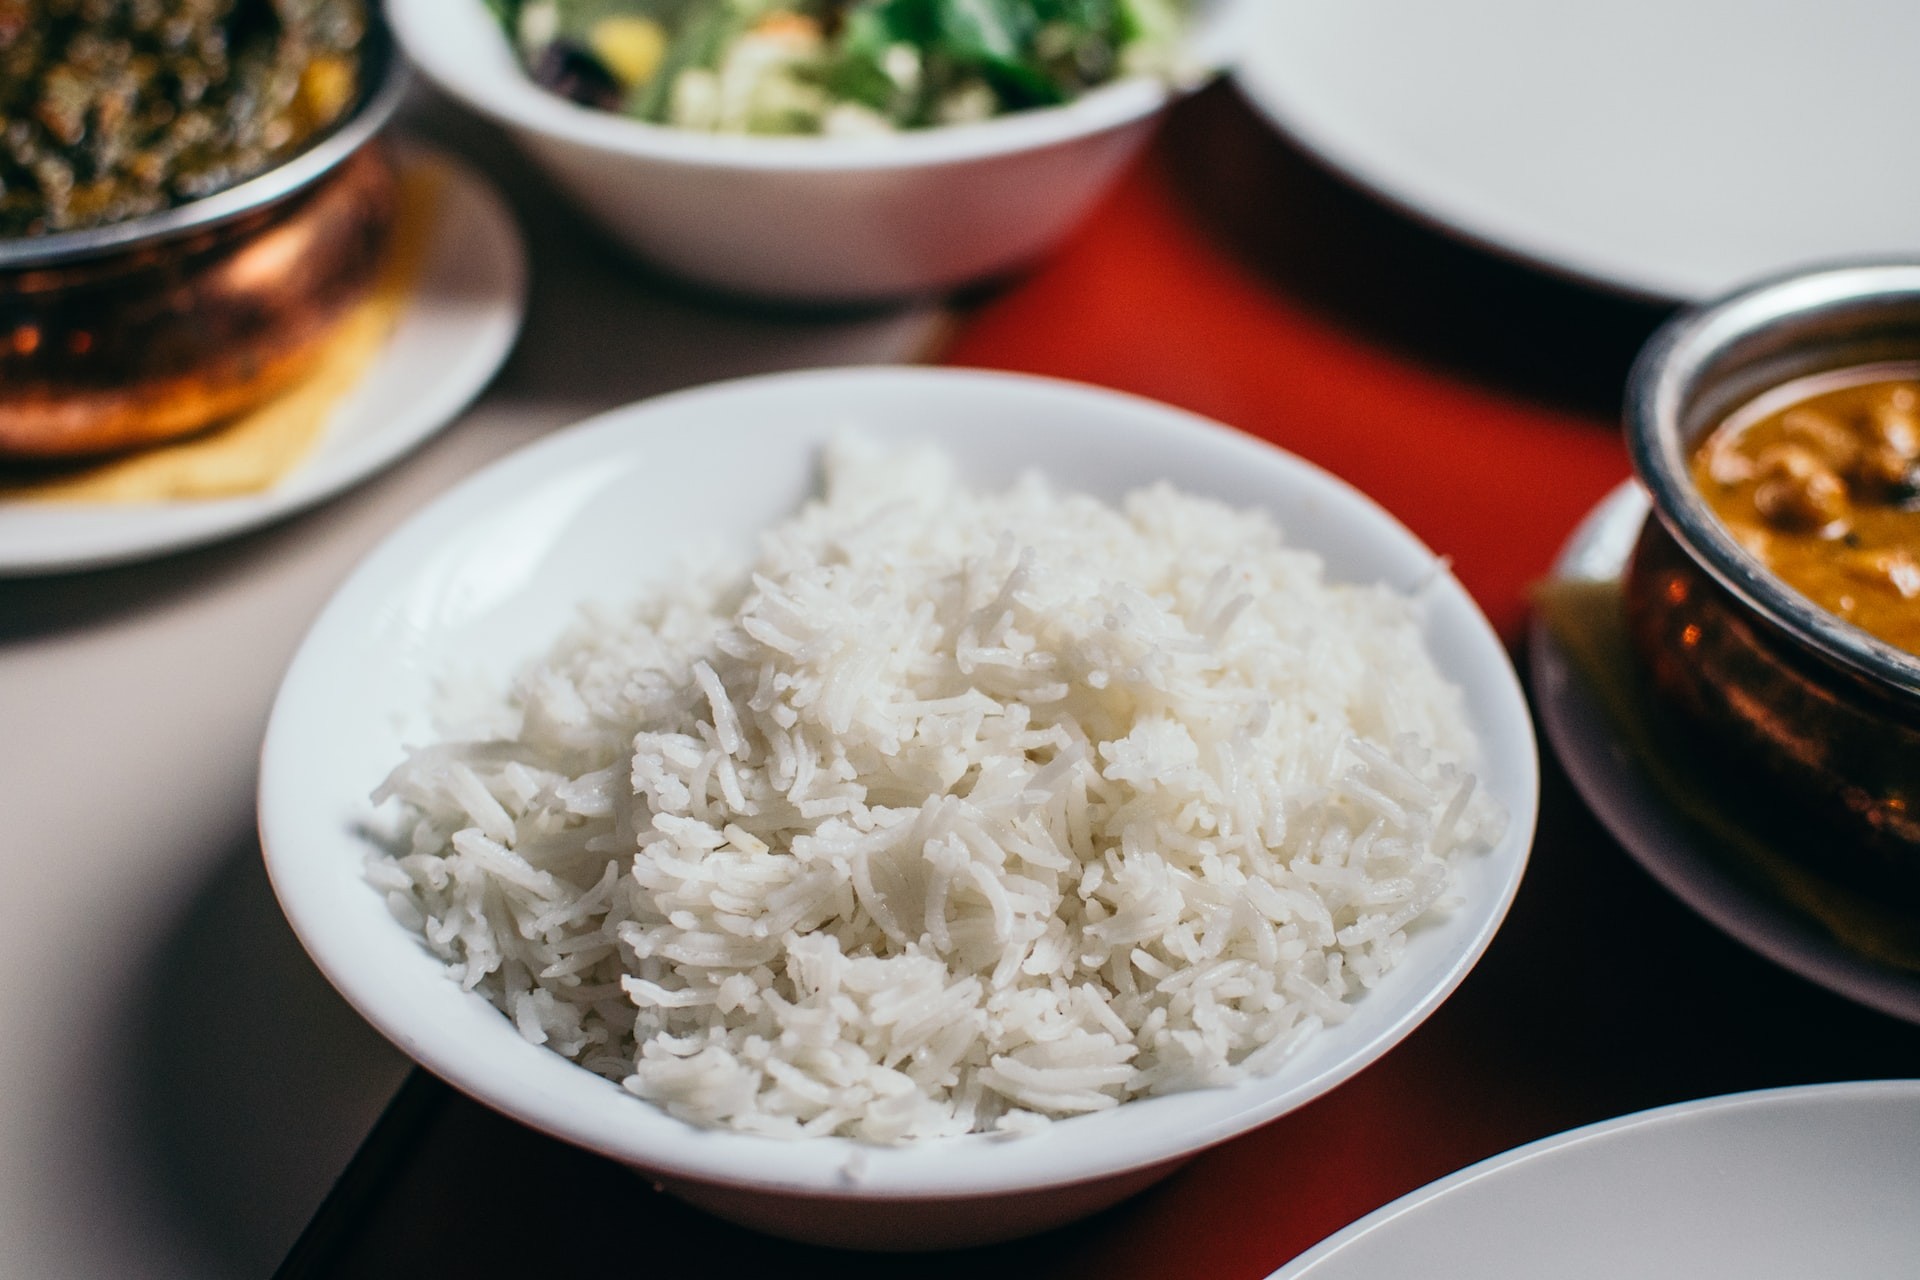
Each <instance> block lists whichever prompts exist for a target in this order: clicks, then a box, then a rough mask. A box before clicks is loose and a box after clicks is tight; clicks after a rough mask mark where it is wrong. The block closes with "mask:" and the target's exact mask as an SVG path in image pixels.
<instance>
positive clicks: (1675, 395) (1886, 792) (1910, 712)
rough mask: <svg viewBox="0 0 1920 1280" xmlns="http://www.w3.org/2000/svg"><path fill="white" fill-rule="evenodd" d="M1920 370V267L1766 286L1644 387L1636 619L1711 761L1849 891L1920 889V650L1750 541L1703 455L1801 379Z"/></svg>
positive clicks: (1631, 431) (1710, 311)
mask: <svg viewBox="0 0 1920 1280" xmlns="http://www.w3.org/2000/svg"><path fill="white" fill-rule="evenodd" d="M1915 359H1920V263H1886V264H1862V265H1853V266H1837V267H1832V268H1827V269H1823V270H1817V271H1812V272H1808V273H1804V274H1800V275H1795V276H1790V277H1784V278H1781V279H1777V280H1773V281H1769V282H1766V283H1763V284H1760V285H1757V286H1755V287H1753V288H1750V289H1747V290H1745V291H1743V292H1740V293H1737V294H1734V295H1733V296H1731V297H1729V298H1726V299H1725V300H1723V301H1721V302H1718V303H1715V304H1714V305H1712V306H1709V307H1706V308H1703V309H1701V310H1698V311H1694V312H1691V313H1688V314H1685V315H1682V316H1680V317H1678V318H1677V319H1675V320H1674V321H1672V322H1671V323H1669V324H1668V325H1667V326H1666V327H1665V328H1664V329H1662V330H1661V331H1660V332H1659V333H1658V334H1656V335H1655V336H1654V338H1653V340H1652V341H1651V342H1650V343H1649V344H1648V346H1647V348H1646V350H1645V351H1643V352H1642V353H1641V356H1640V359H1639V361H1638V362H1637V363H1636V365H1635V366H1634V370H1633V373H1632V375H1631V377H1630V379H1629V382H1628V388H1627V410H1626V427H1627V439H1628V444H1629V446H1630V448H1631V451H1632V454H1633V460H1634V467H1635V469H1636V470H1637V471H1638V473H1639V476H1640V479H1641V481H1642V482H1643V483H1644V484H1645V485H1646V487H1647V489H1648V491H1649V493H1650V494H1651V496H1652V499H1653V516H1652V517H1650V518H1649V519H1648V522H1647V525H1646V527H1645V529H1644V530H1643V531H1642V535H1641V538H1640V543H1639V546H1638V547H1637V548H1636V550H1635V553H1634V556H1633V559H1632V562H1631V564H1630V565H1629V567H1628V571H1627V580H1626V607H1627V621H1628V627H1629V631H1630V634H1631V636H1632V639H1633V643H1634V647H1635V649H1636V650H1637V652H1638V653H1639V655H1640V656H1641V658H1642V660H1643V661H1644V662H1645V664H1646V668H1647V670H1648V672H1649V673H1650V675H1651V677H1652V679H1653V682H1654V685H1655V687H1656V688H1657V690H1658V691H1659V692H1660V693H1661V694H1662V695H1663V697H1664V698H1665V699H1666V700H1667V701H1668V702H1669V703H1670V704H1671V706H1672V707H1673V708H1674V709H1675V710H1677V711H1678V712H1679V713H1680V715H1681V718H1682V719H1683V721H1685V722H1686V724H1687V725H1688V726H1689V727H1690V729H1691V730H1692V731H1693V732H1694V733H1695V734H1696V735H1697V738H1698V742H1697V743H1696V744H1695V745H1696V746H1697V748H1698V749H1699V750H1701V751H1702V752H1704V753H1709V754H1710V755H1711V756H1712V757H1718V758H1720V759H1722V760H1724V762H1725V763H1726V764H1727V765H1728V767H1729V769H1730V770H1732V771H1733V772H1734V773H1735V774H1736V775H1738V776H1740V777H1742V778H1744V779H1746V780H1747V781H1748V782H1749V783H1750V791H1751V794H1752V795H1753V797H1754V799H1755V803H1756V805H1757V806H1758V807H1759V808H1760V810H1761V811H1762V812H1763V813H1764V814H1765V815H1766V820H1767V821H1768V822H1769V823H1784V824H1785V826H1784V827H1783V828H1782V829H1781V831H1780V834H1781V837H1782V841H1781V842H1782V844H1783V845H1785V846H1787V847H1788V848H1790V849H1798V850H1800V851H1801V852H1802V853H1803V855H1804V857H1805V858H1806V859H1807V860H1808V861H1809V863H1810V864H1815V865H1817V868H1818V869H1821V870H1825V871H1828V872H1830V873H1832V874H1834V875H1836V876H1838V877H1840V878H1842V879H1846V880H1849V881H1853V882H1855V883H1859V884H1862V885H1864V886H1867V887H1870V888H1874V889H1893V890H1895V891H1897V892H1899V893H1901V894H1902V895H1903V896H1905V895H1908V894H1917V893H1920V656H1916V655H1914V654H1911V653H1907V652H1906V651H1904V650H1902V649H1899V648H1896V647H1895V646H1893V645H1890V644H1887V643H1886V642H1884V641H1882V640H1879V639H1876V638H1875V637H1873V636H1871V635H1868V634H1867V633H1866V632H1865V631H1862V630H1860V629H1859V628H1857V627H1855V626H1853V625H1852V624H1851V623H1848V622H1846V621H1844V620H1842V619H1841V618H1839V617H1838V616H1836V615H1834V614H1831V613H1829V612H1827V611H1826V610H1824V609H1822V608H1821V607H1820V606H1818V605H1816V604H1814V603H1813V602H1812V601H1810V600H1808V599H1807V598H1806V597H1805V596H1803V595H1801V594H1800V593H1799V592H1798V591H1796V590H1794V589H1793V588H1792V587H1789V586H1788V585H1787V584H1786V583H1785V582H1783V581H1781V580H1780V579H1779V578H1778V577H1776V576H1774V574H1773V573H1772V572H1770V571H1769V570H1768V569H1767V568H1766V566H1765V565H1763V564H1762V563H1761V562H1760V561H1759V560H1758V559H1757V558H1756V557H1754V556H1753V555H1751V554H1749V553H1748V552H1747V551H1745V550H1744V549H1743V548H1742V547H1741V546H1740V544H1739V543H1738V542H1737V541H1735V539H1734V538H1733V536H1732V534H1731V533H1729V532H1728V530H1727V528H1726V526H1725V525H1724V524H1722V523H1721V522H1720V520H1719V519H1718V518H1717V517H1716V516H1715V515H1714V513H1713V512H1712V510H1711V509H1710V508H1709V506H1708V504H1707V501H1706V499H1705V497H1704V496H1703V495H1702V494H1701V493H1700V492H1699V491H1698V489H1697V488H1696V487H1695V485H1694V481H1693V478H1692V476H1691V474H1690V471H1689V466H1688V463H1689V460H1690V458H1691V457H1692V454H1693V452H1694V450H1695V447H1696V446H1697V445H1698V443H1699V442H1700V440H1701V439H1702V438H1703V437H1704V436H1705V435H1706V434H1707V433H1708V432H1710V431H1712V430H1713V428H1714V427H1716V426H1717V425H1719V424H1720V423H1721V422H1723V421H1725V420H1726V419H1727V418H1728V417H1729V416H1730V415H1731V414H1732V413H1733V412H1734V411H1735V410H1737V409H1739V408H1740V407H1741V406H1743V405H1745V404H1747V403H1749V402H1751V401H1752V400H1754V399H1755V398H1756V397H1757V396H1759V395H1760V394H1761V393H1763V392H1765V391H1767V390H1769V389H1771V388H1774V387H1778V386H1781V385H1783V384H1785V383H1787V382H1791V381H1794V380H1796V379H1799V378H1802V377H1805V376H1808V375H1811V374H1815V373H1821V372H1826V371H1830V370H1836V369H1846V368H1853V367H1857V366H1865V365H1874V364H1881V363H1886V362H1892V361H1903V360H1904V361H1913V360H1915Z"/></svg>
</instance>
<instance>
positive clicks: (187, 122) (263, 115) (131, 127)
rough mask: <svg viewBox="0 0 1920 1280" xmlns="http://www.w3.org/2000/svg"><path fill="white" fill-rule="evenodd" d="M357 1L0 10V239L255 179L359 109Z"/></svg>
mask: <svg viewBox="0 0 1920 1280" xmlns="http://www.w3.org/2000/svg"><path fill="white" fill-rule="evenodd" d="M366 24H367V11H366V3H365V0H0V235H8V236H20V235H38V234H44V233H47V232H54V231H70V230H77V229H80V228H85V227H95V226H102V225H105V224H107V223H113V222H121V221H124V220H126V219H128V218H135V217H139V216H141V215H143V214H148V213H153V212H156V211H158V210H161V209H165V208H167V207H169V206H171V205H175V204H179V203H182V202H184V201H187V200H192V199H195V198H197V197H200V196H204V195H210V194H212V193H213V192H216V191H220V190H223V189H225V188H227V187H230V186H232V185H234V184H235V183H237V182H241V181H243V180H245V179H247V178H250V177H252V176H254V175H255V174H257V173H260V172H262V171H264V170H266V169H269V168H271V167H273V166H274V165H275V164H277V163H279V162H280V161H281V160H283V159H285V158H287V157H288V156H291V155H293V154H294V153H295V152H297V151H299V150H300V149H301V148H303V147H304V146H305V145H306V144H307V143H308V142H309V141H310V140H311V139H312V138H314V137H315V136H316V135H317V134H319V133H321V132H323V131H325V130H326V129H327V128H328V127H329V126H331V125H332V124H333V123H335V122H336V121H337V120H339V119H340V118H341V117H342V116H343V115H344V114H345V113H346V112H347V111H348V110H349V109H350V108H351V107H352V105H353V103H354V102H355V101H356V100H357V98H358V96H359V88H360V67H359V56H358V50H359V47H360V44H361V41H362V38H363V36H364V34H365V31H366Z"/></svg>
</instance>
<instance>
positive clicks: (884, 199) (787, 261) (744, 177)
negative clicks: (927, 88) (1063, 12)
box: [387, 0, 1246, 303]
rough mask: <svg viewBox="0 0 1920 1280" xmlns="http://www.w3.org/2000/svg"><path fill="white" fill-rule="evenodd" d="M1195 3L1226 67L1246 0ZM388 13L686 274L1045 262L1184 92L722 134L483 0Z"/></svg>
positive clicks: (721, 280)
mask: <svg viewBox="0 0 1920 1280" xmlns="http://www.w3.org/2000/svg"><path fill="white" fill-rule="evenodd" d="M1198 10H1199V12H1198V13H1197V15H1196V17H1195V19H1194V24H1193V33H1192V36H1191V38H1190V40H1189V43H1188V46H1187V56H1186V59H1185V61H1186V62H1187V63H1189V64H1190V65H1192V66H1195V67H1217V66H1219V65H1222V64H1223V63H1224V61H1225V56H1224V55H1225V52H1226V51H1227V50H1230V49H1231V48H1232V47H1233V41H1234V39H1235V36H1234V35H1233V32H1234V30H1235V29H1237V27H1238V25H1239V24H1238V17H1239V15H1242V14H1244V13H1245V12H1246V10H1245V7H1244V3H1243V0H1203V3H1201V4H1199V5H1198ZM387 17H388V21H389V22H390V23H391V24H392V26H393V29H394V32H395V33H396V34H397V35H398V36H399V38H400V42H401V44H402V46H403V47H404V48H405V49H406V51H407V55H408V56H409V57H410V58H411V59H412V60H413V61H414V63H415V64H416V65H417V66H418V67H419V68H420V70H421V71H422V72H424V73H425V75H426V76H427V78H428V79H430V80H432V81H433V82H434V83H435V84H437V85H439V86H440V87H441V88H442V89H444V90H446V91H447V92H448V93H449V94H451V95H452V96H453V97H455V98H457V99H459V100H460V101H461V102H463V103H465V104H466V105H467V106H468V107H470V108H472V109H473V110H475V111H478V112H479V113H480V114H482V115H484V116H487V117H489V118H491V119H493V120H495V121H496V122H498V123H499V124H501V125H502V126H504V127H505V129H506V130H507V132H508V133H509V134H510V135H511V136H512V137H513V139H514V140H515V141H516V142H517V143H519V145H520V146H521V147H522V148H523V149H524V150H525V151H526V152H527V154H528V155H530V156H531V157H532V158H533V159H534V161H535V162H536V163H537V164H539V165H540V167H541V168H543V169H544V170H546V172H547V174H548V175H549V176H550V177H551V178H552V179H553V180H554V181H555V182H556V183H558V184H559V186H560V188H561V189H562V190H563V191H564V192H566V194H567V195H568V196H570V197H571V198H572V199H573V201H574V202H575V203H576V204H578V205H579V206H580V207H581V208H583V209H585V210H586V211H587V212H588V213H589V214H590V215H591V216H592V217H593V218H594V219H595V220H596V221H598V222H599V223H600V224H601V226H602V227H604V228H605V229H606V231H607V232H608V233H609V234H610V235H611V236H612V237H613V238H614V239H615V240H616V241H618V242H619V243H620V244H621V245H623V246H624V247H626V248H627V249H629V250H631V251H632V252H633V253H635V254H636V255H638V256H640V257H642V258H645V259H646V260H648V261H650V262H653V263H655V264H656V265H658V266H659V267H662V268H664V269H665V270H666V271H668V272H670V273H672V274H674V275H677V276H680V277H683V278H685V279H687V280H691V281H694V282H696V283H700V284H704V285H707V286H709V287H713V288H717V289H720V290H723V291H725V292H729V293H735V294H741V295H747V296H753V297H760V298H772V299H780V300H786V301H800V302H828V303H835V302H837V303H846V302H871V301H877V300H883V299H892V298H901V297H906V296H911V295H916V294H929V293H935V292H939V291H942V290H945V289H949V288H951V287H953V286H956V285H960V284H964V283H967V282H969V281H975V280H980V279H984V278H988V277H992V276H996V275H1000V274H1002V273H1005V272H1009V271H1012V270H1014V269H1016V268H1019V267H1022V266H1025V265H1027V264H1029V263H1031V262H1033V261H1034V260H1036V259H1038V258H1039V257H1041V256H1042V255H1043V254H1045V253H1046V252H1047V251H1048V250H1049V249H1051V248H1052V247H1053V246H1054V245H1055V244H1057V243H1058V242H1059V241H1060V240H1062V239H1063V238H1064V237H1065V236H1066V235H1067V233H1068V232H1069V231H1071V230H1072V229H1073V227H1074V226H1075V225H1076V224H1077V223H1078V222H1079V221H1080V219H1081V218H1082V216H1083V215H1085V214H1086V213H1087V212H1088V211H1089V210H1090V209H1091V208H1092V207H1093V205H1094V203H1095V202H1096V201H1097V200H1098V199H1099V198H1100V196H1101V195H1102V194H1103V193H1104V192H1105V191H1106V190H1107V189H1108V187H1110V186H1111V185H1112V183H1113V182H1114V180H1115V179H1116V178H1117V177H1118V176H1119V175H1120V173H1121V171H1122V169H1123V168H1124V167H1125V165H1126V163H1127V161H1128V160H1129V159H1131V158H1132V157H1133V156H1134V155H1135V154H1136V153H1137V152H1138V151H1139V150H1140V148H1141V146H1142V145H1144V144H1145V142H1146V141H1147V138H1148V136H1149V135H1150V133H1151V132H1152V128H1153V122H1154V118H1155V117H1156V116H1157V115H1158V113H1159V111H1160V109H1161V108H1162V107H1164V106H1165V105H1166V104H1167V103H1168V101H1169V100H1170V99H1171V98H1172V96H1173V94H1174V92H1175V89H1174V87H1173V86H1170V85H1169V84H1167V83H1165V82H1164V81H1162V80H1159V79H1151V78H1146V77H1135V78H1130V79H1124V80H1120V81H1117V82H1115V83H1113V84H1110V85H1105V86H1103V87H1101V88H1099V89H1096V90H1094V91H1092V92H1090V93H1088V94H1086V95H1085V96H1084V97H1082V98H1080V99H1078V100H1077V101H1075V102H1072V103H1068V104H1066V105H1064V106H1059V107H1049V108H1041V109H1037V110H1031V111H1023V112H1018V113H1014V114H1010V115H1005V116H1000V117H998V118H995V119H992V120H987V121H983V122H981V123H978V124H962V125H950V126H946V127H943V128H935V129H919V130H913V131H909V132H902V133H897V134H891V135H886V136H881V137H859V138H847V137H835V138H812V137H807V138H792V137H746V136H728V135H716V134H711V133H704V132H699V131H693V130H687V129H679V128H673V127H671V126H666V125H656V124H649V123H646V122H643V121H638V120H634V119H630V118H628V117H626V116H622V115H619V114H616V113H612V112H607V111H599V110H595V109H592V108H589V107H583V106H580V105H578V104H576V103H573V102H570V101H567V100H566V99H564V98H561V97H559V96H558V95H556V94H553V93H550V92H548V91H547V90H545V89H543V88H541V87H540V86H539V85H537V84H535V83H534V82H533V81H532V80H531V79H529V78H528V77H527V75H526V74H525V72H524V71H523V70H522V68H521V66H520V64H519V62H518V61H517V59H516V58H515V56H514V51H513V48H512V45H511V43H510V42H509V41H508V39H507V37H506V34H505V33H504V32H503V31H502V29H501V27H500V24H499V23H498V22H497V21H496V20H495V19H494V17H493V15H492V14H491V13H490V12H489V11H488V9H487V6H486V5H485V4H483V3H482V0H388V4H387Z"/></svg>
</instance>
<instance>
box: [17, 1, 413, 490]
mask: <svg viewBox="0 0 1920 1280" xmlns="http://www.w3.org/2000/svg"><path fill="white" fill-rule="evenodd" d="M361 80H362V86H363V88H362V91H361V97H360V100H359V102H358V103H356V105H355V106H354V108H353V109H352V111H351V112H350V113H349V114H348V116H347V117H346V118H345V119H343V120H342V121H341V122H340V124H339V125H337V126H336V127H335V128H334V129H333V131H332V132H330V133H329V134H327V135H326V136H325V137H324V138H322V139H321V140H319V141H318V142H316V143H315V144H314V145H313V146H311V147H309V148H307V149H306V150H305V151H302V152H301V153H300V154H299V155H297V156H294V157H293V158H292V159H290V160H288V161H287V162H286V163H284V164H281V165H278V166H276V167H274V168H272V169H269V170H268V171H266V172H265V173H262V174H259V175H257V176H256V177H253V178H250V179H248V180H247V181H245V182H242V183H239V184H237V185H235V186H233V187H229V188H228V189H226V190H225V191H221V192H217V193H215V194H214V195H210V196H206V197H203V198H201V199H199V200H194V201H191V202H189V203H187V204H184V205H180V206H177V207H175V208H172V209H167V210H163V211H162V212H159V213H155V214H151V215H148V216H146V217H142V218H135V219H130V220H128V221H126V222H121V223H115V224H112V225H110V226H105V227H97V228H89V229H87V230H84V231H69V232H59V233H55V234H53V235H44V236H23V237H15V238H11V239H5V240H0V458H12V459H49V460H50V459H62V458H76V457H84V456H88V455H94V454H100V453H106V452H111V451H114V450H119V449H125V448H129V447H132V446H136V445H142V444H148V443H152V442H154V441H158V440H165V439H169V438H172V437H175V436H180V435H185V434H188V433H191V432H194V431H198V430H200V429H202V428H204V427H207V426H210V425H212V424H213V423H215V422H218V421H220V420H221V419H224V418H227V417H231V416H232V415H234V414H236V413H241V412H244V411H245V410H247V409H249V408H252V407H254V406H255V405H258V404H260V403H261V402H263V401H265V400H266V399H268V398H269V397H271V396H273V395H274V394H276V393H277V392H279V391H281V390H282V389H284V388H285V387H287V386H288V385H289V384H291V383H293V382H294V381H296V380H297V379H298V378H299V377H300V376H301V375H302V374H304V373H305V372H307V370H308V369H310V368H311V367H312V365H313V363H314V361H315V360H316V359H317V358H318V356H319V354H320V352H321V350H322V349H323V346H324V344H325V340H326V338H327V336H328V335H329V334H330V333H331V331H332V329H333V325H334V322H335V321H337V320H338V319H339V318H340V317H341V316H342V315H343V314H344V313H345V311H346V310H347V309H348V308H349V307H350V306H351V305H352V304H353V303H354V302H356V301H358V300H359V299H360V298H362V297H364V296H365V295H366V293H367V292H368V290H369V289H370V288H371V286H372V284H373V282H374V278H375V276H376V274H377V272H378V268H379V262H380V256H381V250H382V247H383V246H384V243H385V241H386V237H387V233H388V231H389V229H390V228H391V226H392V223H393V217H394V211H395V205H396V190H395V181H394V175H393V170H392V166H391V164H390V163H389V161H388V160H387V158H386V157H385V155H384V154H383V153H382V152H381V150H380V149H379V148H378V147H375V146H371V145H369V144H370V143H371V142H372V141H373V139H374V136H375V135H376V134H377V133H378V132H379V130H380V128H381V126H382V125H384V124H385V123H386V121H387V119H388V118H389V117H390V116H391V115H392V114H393V110H394V108H395V107H396V106H397V105H398V103H399V99H400V97H401V94H402V93H403V92H404V90H405V87H406V69H405V64H404V62H403V61H402V60H401V59H400V57H399V56H398V55H397V54H396V53H395V52H394V50H393V47H392V44H391V42H390V40H389V39H388V37H387V34H386V31H385V29H384V28H383V27H381V26H379V25H378V23H370V24H369V27H368V31H367V36H366V40H365V42H364V44H363V46H362V50H361Z"/></svg>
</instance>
